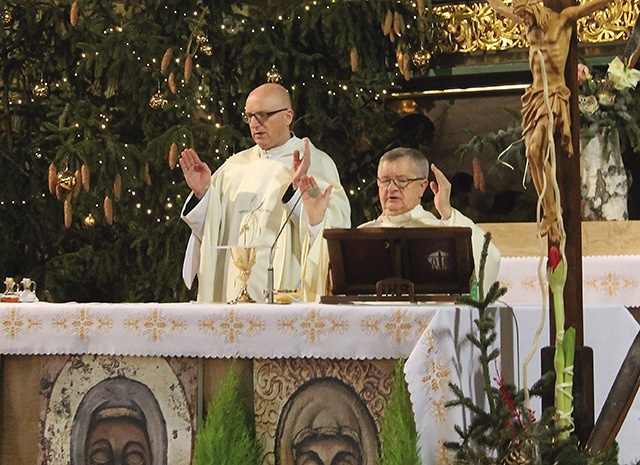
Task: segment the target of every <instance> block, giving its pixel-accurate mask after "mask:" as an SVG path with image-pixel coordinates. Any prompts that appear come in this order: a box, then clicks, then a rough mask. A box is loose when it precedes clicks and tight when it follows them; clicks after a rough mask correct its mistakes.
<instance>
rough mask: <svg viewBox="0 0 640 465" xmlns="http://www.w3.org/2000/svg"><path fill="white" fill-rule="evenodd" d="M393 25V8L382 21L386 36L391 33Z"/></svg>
mask: <svg viewBox="0 0 640 465" xmlns="http://www.w3.org/2000/svg"><path fill="white" fill-rule="evenodd" d="M392 26H393V12H392V11H391V10H387V15H386V16H385V17H384V22H383V23H382V34H384V35H385V36H387V35H389V33H390V32H391V27H392Z"/></svg>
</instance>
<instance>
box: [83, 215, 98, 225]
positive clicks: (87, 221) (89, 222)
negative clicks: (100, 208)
mask: <svg viewBox="0 0 640 465" xmlns="http://www.w3.org/2000/svg"><path fill="white" fill-rule="evenodd" d="M83 222H84V225H85V226H86V227H87V228H93V227H94V226H95V225H96V219H95V218H94V217H93V215H92V214H91V213H89V214H88V215H87V216H85V218H84V221H83Z"/></svg>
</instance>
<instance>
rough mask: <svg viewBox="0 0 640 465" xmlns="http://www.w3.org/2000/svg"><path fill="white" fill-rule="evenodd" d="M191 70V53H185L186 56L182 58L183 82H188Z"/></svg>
mask: <svg viewBox="0 0 640 465" xmlns="http://www.w3.org/2000/svg"><path fill="white" fill-rule="evenodd" d="M192 72H193V58H191V55H187V58H185V60H184V82H185V84H189V79H191V73H192Z"/></svg>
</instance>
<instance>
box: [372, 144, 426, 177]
mask: <svg viewBox="0 0 640 465" xmlns="http://www.w3.org/2000/svg"><path fill="white" fill-rule="evenodd" d="M403 157H409V158H410V159H411V161H413V163H414V164H415V165H416V167H417V168H418V173H419V174H420V176H422V177H423V178H425V179H426V178H428V177H429V160H427V157H425V156H424V154H423V153H422V152H420V151H419V150H416V149H412V148H409V147H396V148H395V149H391V150H389V151H388V152H386V153H385V154H384V155H382V156H381V157H380V161H379V162H378V166H379V165H380V164H381V163H382V162H384V161H393V160H397V159H399V158H403Z"/></svg>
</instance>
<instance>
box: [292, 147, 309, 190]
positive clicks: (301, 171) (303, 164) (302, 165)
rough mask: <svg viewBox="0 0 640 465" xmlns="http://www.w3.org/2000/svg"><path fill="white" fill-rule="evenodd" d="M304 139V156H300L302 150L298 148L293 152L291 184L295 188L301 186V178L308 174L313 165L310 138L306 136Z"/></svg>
mask: <svg viewBox="0 0 640 465" xmlns="http://www.w3.org/2000/svg"><path fill="white" fill-rule="evenodd" d="M302 141H303V142H304V152H303V154H302V158H300V150H296V151H294V152H293V161H292V162H291V185H292V186H293V188H294V189H297V188H298V187H300V180H301V179H302V177H303V176H306V175H307V172H308V171H309V167H310V166H311V150H310V149H309V139H308V138H307V137H305V138H304V139H302Z"/></svg>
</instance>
